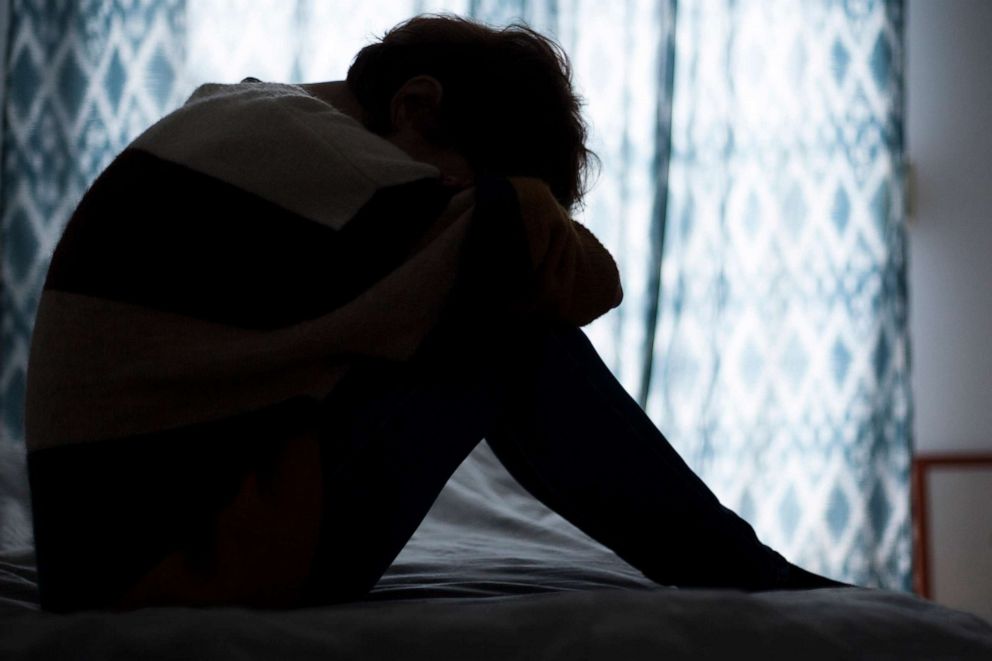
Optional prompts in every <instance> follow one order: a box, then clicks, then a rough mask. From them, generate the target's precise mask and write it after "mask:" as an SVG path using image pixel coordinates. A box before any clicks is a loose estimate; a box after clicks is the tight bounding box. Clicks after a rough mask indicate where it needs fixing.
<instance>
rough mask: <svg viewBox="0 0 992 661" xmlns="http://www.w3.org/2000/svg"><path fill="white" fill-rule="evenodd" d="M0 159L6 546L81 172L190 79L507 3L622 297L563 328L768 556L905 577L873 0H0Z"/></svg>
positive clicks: (906, 438) (898, 264)
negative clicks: (55, 260) (581, 181)
mask: <svg viewBox="0 0 992 661" xmlns="http://www.w3.org/2000/svg"><path fill="white" fill-rule="evenodd" d="M9 9H10V11H9V25H8V29H7V32H6V37H7V42H6V44H5V47H4V49H3V52H4V53H5V55H6V66H5V69H4V70H5V73H6V77H5V81H6V85H5V97H4V99H3V109H4V113H3V117H4V129H3V145H2V150H3V159H2V166H3V168H2V172H0V222H2V225H0V274H2V282H0V333H2V361H3V362H2V366H0V433H2V438H0V548H3V547H4V546H14V545H19V544H29V543H30V526H29V524H28V520H29V515H28V513H27V509H26V486H25V481H24V478H23V445H22V424H23V423H22V412H21V409H22V405H23V392H24V376H25V362H26V357H27V349H28V342H29V338H30V330H31V323H32V319H33V315H34V309H35V306H36V304H37V298H38V294H39V291H40V287H41V284H42V279H43V276H44V271H45V268H46V267H47V262H48V258H49V256H50V253H51V250H52V248H53V247H54V244H55V242H56V241H57V239H58V236H59V232H60V231H61V228H62V226H63V225H64V223H65V221H66V220H67V219H68V216H69V214H70V213H71V211H72V208H73V206H74V205H75V203H76V202H77V201H78V200H79V198H80V196H81V194H82V192H83V191H84V190H85V188H86V186H87V185H88V184H89V183H90V182H91V181H92V180H93V179H94V178H95V176H96V175H97V174H98V173H99V171H100V169H101V168H102V167H103V166H104V165H105V164H106V163H107V162H109V160H110V159H111V158H112V156H113V155H114V153H115V152H116V151H118V150H119V149H120V148H122V147H123V146H124V145H125V144H126V143H127V142H128V140H129V139H130V138H131V137H133V136H134V135H136V134H137V133H138V132H140V131H141V130H142V129H143V128H145V127H146V126H148V125H149V124H150V123H152V122H153V121H154V120H155V119H156V118H157V117H159V116H161V115H162V114H163V113H164V112H166V111H168V110H169V109H171V108H174V107H176V106H177V105H178V104H179V103H181V102H182V100H183V99H184V98H185V96H186V95H187V94H188V93H189V92H190V91H191V90H192V89H193V88H194V87H195V85H196V84H198V83H200V82H204V81H208V80H210V81H220V82H233V81H237V80H240V79H241V78H243V77H245V76H255V77H257V78H260V79H263V80H285V81H291V82H302V81H316V80H335V79H341V78H343V77H344V74H345V72H346V70H347V67H348V64H349V63H350V60H351V57H352V56H353V55H354V54H355V53H356V52H357V51H358V49H359V48H360V47H361V46H362V45H364V44H365V43H367V42H368V41H369V40H370V39H372V38H373V37H375V36H377V35H381V34H382V33H383V32H384V31H385V30H386V29H388V28H389V27H390V26H392V25H394V24H395V23H397V22H399V21H401V20H403V19H404V18H407V17H409V16H412V15H414V14H417V13H422V12H437V11H450V12H454V13H457V14H461V15H467V16H472V17H475V18H478V19H481V20H484V21H487V22H490V23H493V24H506V23H509V22H513V21H524V22H527V23H529V24H530V25H532V26H533V27H535V28H537V29H539V30H541V31H543V32H545V33H547V34H550V35H552V36H553V37H555V38H556V39H557V40H558V41H559V42H560V43H561V44H562V45H563V47H564V48H565V50H566V51H567V52H568V53H569V55H570V57H571V59H572V62H573V65H574V70H575V78H576V83H577V86H578V88H579V90H580V92H581V93H582V94H583V95H584V96H585V99H586V102H587V105H586V114H587V117H588V119H589V122H590V124H591V128H592V134H591V137H592V147H593V149H594V150H595V151H596V152H597V153H598V155H599V157H600V160H601V168H600V169H599V171H598V177H597V178H596V179H595V186H594V188H593V190H592V192H591V193H590V195H589V196H588V198H587V203H586V207H585V209H584V210H583V211H582V212H581V213H580V219H581V220H582V221H583V222H585V223H586V224H587V225H589V226H590V227H591V228H592V229H593V231H594V232H596V234H597V235H598V236H600V237H601V238H602V239H603V240H604V242H605V243H606V244H607V245H608V246H609V247H610V249H611V251H612V252H613V253H614V255H615V256H616V257H617V259H618V262H619V264H620V267H621V271H622V276H623V280H624V288H625V292H626V298H625V302H624V304H623V305H622V306H621V308H619V309H618V310H616V311H615V312H613V313H611V314H610V315H608V316H607V317H605V318H604V319H602V320H600V321H598V322H596V323H595V324H594V325H593V326H592V327H591V328H590V329H589V333H590V335H591V336H592V338H593V341H594V342H595V344H596V346H597V348H598V349H599V350H600V352H601V354H602V355H603V356H604V358H605V359H606V361H607V363H608V364H609V365H610V366H611V367H612V368H613V370H614V372H615V373H616V374H617V375H618V377H619V378H620V379H621V381H622V382H623V383H624V385H625V386H626V387H627V388H628V390H629V391H630V392H631V394H632V395H634V396H635V397H636V398H638V399H639V400H640V401H641V402H642V403H643V404H644V405H645V407H646V410H647V411H648V413H649V414H650V415H651V417H652V418H653V419H654V421H655V422H656V424H658V426H659V427H660V428H661V429H662V430H663V431H664V432H665V434H666V435H667V437H668V438H669V440H670V441H671V442H672V443H673V445H675V446H676V447H677V448H678V449H679V451H680V452H681V453H682V454H683V456H685V457H686V459H687V461H688V462H689V463H690V465H692V466H693V468H695V469H696V470H697V471H698V472H699V473H700V474H701V475H702V477H703V478H704V479H705V480H706V481H707V482H708V483H709V484H710V485H711V487H712V488H713V489H714V490H715V491H716V492H717V494H718V495H719V496H720V497H721V499H722V500H723V501H724V502H725V503H726V504H727V505H728V506H730V507H733V508H735V509H737V510H738V511H740V512H741V513H742V514H743V515H744V516H745V517H746V518H748V519H749V520H750V521H751V522H752V523H753V524H754V525H755V526H756V528H757V529H758V532H759V535H761V537H762V538H763V539H764V540H765V541H767V542H768V543H770V544H772V545H773V546H775V547H776V548H778V549H779V550H781V551H782V552H783V553H785V554H786V555H787V556H788V557H789V558H790V559H792V560H794V561H796V562H799V563H800V564H803V565H805V566H807V567H808V568H810V569H812V570H816V571H821V572H825V573H827V574H830V575H832V576H835V577H838V578H843V579H846V580H852V581H857V582H859V583H863V584H873V585H883V586H887V587H893V588H900V589H908V586H909V562H910V556H909V527H908V520H909V519H908V517H909V513H908V481H907V470H908V460H909V448H910V429H909V421H910V396H909V386H908V372H907V370H908V366H907V339H906V315H905V304H906V288H905V265H904V228H903V217H902V209H901V205H900V201H901V190H900V185H901V184H900V182H901V178H900V168H901V163H902V133H901V126H902V125H901V109H902V71H901V63H902V14H901V2H898V1H895V0H893V1H881V0H862V1H860V2H840V1H834V0H809V1H804V2H798V1H795V0H781V1H772V0H618V1H617V2H609V3H607V2H598V1H594V0H402V1H398V0H338V1H335V2H327V1H324V0H114V1H112V2H109V1H99V0H93V1H89V0H84V1H82V2H67V1H66V2H60V1H58V0H12V2H10V7H9Z"/></svg>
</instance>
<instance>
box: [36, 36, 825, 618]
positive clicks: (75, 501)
mask: <svg viewBox="0 0 992 661" xmlns="http://www.w3.org/2000/svg"><path fill="white" fill-rule="evenodd" d="M585 136H586V131H585V126H584V124H583V121H582V119H581V116H580V113H579V101H578V99H577V98H576V96H575V94H574V92H573V90H572V88H571V82H570V74H569V70H568V64H567V60H566V58H565V56H564V54H563V53H562V52H561V51H560V50H559V49H558V48H557V47H556V46H555V45H554V44H553V43H552V42H550V41H548V40H547V39H545V38H544V37H542V36H540V35H538V34H537V33H535V32H533V31H531V30H529V29H525V28H519V27H517V28H509V29H505V30H493V29H490V28H487V27H484V26H481V25H478V24H475V23H472V22H469V21H465V20H461V19H456V18H447V17H420V18H415V19H413V20H411V21H408V22H406V23H404V24H401V25H400V26H398V27H396V28H395V29H393V30H391V31H390V32H389V33H388V34H387V35H386V36H385V37H384V38H383V40H382V41H381V42H380V43H377V44H374V45H372V46H369V47H367V48H365V49H363V50H362V51H361V52H360V53H359V54H358V56H357V57H356V59H355V61H354V63H353V65H352V67H351V68H350V70H349V72H348V78H347V80H346V81H339V82H332V83H319V84H313V85H303V86H290V85H276V84H267V83H261V82H258V81H254V80H253V79H247V80H246V81H245V82H243V83H242V84H240V85H206V86H203V87H201V88H200V89H198V90H197V92H196V93H195V94H194V95H193V97H192V98H191V99H190V100H189V101H188V102H187V104H186V105H185V106H183V108H180V109H179V110H177V111H176V112H175V113H173V114H171V115H169V116H168V117H166V118H164V119H163V120H162V121H160V122H159V123H157V124H156V125H155V126H153V127H151V128H150V129H149V130H148V131H146V132H145V133H144V134H142V136H140V137H139V138H138V139H136V140H135V141H134V142H133V143H132V144H131V145H130V146H129V147H128V148H127V149H125V150H124V152H122V153H121V154H120V155H119V156H118V157H117V159H115V161H114V162H113V163H112V164H111V165H110V166H109V167H108V168H107V170H106V171H105V172H104V173H103V174H102V175H101V177H100V178H99V179H98V180H97V182H95V183H94V185H93V187H92V188H91V189H90V190H89V191H88V193H87V195H86V196H85V198H84V199H83V201H82V202H81V203H80V205H79V207H78V208H77V210H76V212H75V214H74V215H73V218H72V219H71V221H70V223H69V225H68V226H67V228H66V231H65V234H64V235H63V237H62V239H61V241H60V243H59V246H58V248H57V250H56V253H55V255H54V257H53V260H52V264H51V267H50V270H49V275H48V279H47V281H46V286H45V292H44V295H43V297H42V301H41V304H40V307H39V313H38V320H37V324H36V327H35V334H34V338H33V344H32V355H31V359H30V364H29V373H28V402H27V426H28V430H27V431H28V445H29V451H30V452H29V468H30V477H31V485H32V493H33V504H34V517H35V526H36V541H37V552H38V566H39V581H40V586H41V595H42V605H43V607H44V608H46V609H50V610H56V611H73V610H78V609H86V608H135V607H140V606H145V605H164V604H174V605H221V604H235V605H248V606H265V607H291V606H298V605H306V604H316V603H330V602H335V601H342V600H351V599H357V598H360V597H361V596H362V595H363V594H365V593H366V592H367V591H368V590H370V589H371V588H372V587H373V586H374V585H375V583H376V581H377V580H378V579H379V577H380V576H381V575H382V573H383V572H384V571H385V570H386V569H387V568H388V566H389V564H390V563H391V562H392V560H393V559H394V558H395V557H396V555H397V554H398V553H399V551H400V550H401V549H402V547H403V546H404V544H405V543H406V541H407V539H408V538H409V537H410V536H411V535H412V534H413V532H414V530H415V529H416V528H417V526H418V525H419V523H420V521H421V520H422V519H423V518H424V516H425V515H426V513H427V511H428V510H429V509H430V507H431V505H432V503H433V502H434V500H435V498H436V497H437V495H438V493H439V492H440V490H441V489H442V487H443V486H444V484H445V482H446V481H447V479H448V477H449V476H450V475H451V473H452V472H453V471H454V470H455V468H457V466H458V465H459V464H460V463H461V461H462V460H463V459H464V458H465V457H466V456H467V455H468V453H469V452H470V451H471V450H472V449H473V447H474V446H475V445H476V444H477V443H478V442H479V441H480V440H481V439H482V438H486V439H487V440H488V442H489V444H490V446H491V447H492V449H493V451H494V452H495V454H496V456H497V457H498V458H499V459H500V460H501V461H502V462H503V463H504V465H505V466H506V467H507V469H508V470H509V471H510V473H511V474H512V475H513V476H514V477H515V478H516V479H517V480H518V481H519V482H520V483H521V484H522V485H523V486H524V487H525V488H526V489H527V490H528V491H530V492H531V493H532V494H533V495H534V496H535V497H537V498H539V499H540V500H541V501H543V502H544V503H545V504H547V505H548V506H550V507H551V508H552V509H554V510H555V511H557V512H559V513H560V514H562V515H563V516H564V517H565V518H567V519H568V520H570V521H571V522H572V523H574V524H575V525H577V526H578V527H579V528H581V529H582V530H584V531H585V532H586V533H588V534H589V535H590V536H592V537H593V538H595V539H597V540H599V541H600V542H602V543H603V544H605V545H606V546H608V547H609V548H611V549H613V550H614V551H615V552H616V553H617V554H618V555H619V556H620V557H622V558H624V559H625V560H627V561H628V562H630V563H631V564H632V565H633V566H635V567H637V568H638V569H640V570H641V571H643V572H644V573H645V574H646V575H647V576H648V577H650V578H652V579H653V580H655V581H657V582H659V583H661V584H666V585H679V586H701V587H704V586H705V587H731V588H740V589H746V590H763V589H789V588H809V587H822V586H830V585H837V583H835V582H833V581H830V580H829V579H825V578H822V577H819V576H815V575H813V574H809V573H808V572H805V571H803V570H801V569H799V568H798V567H795V566H794V565H791V564H790V563H788V562H787V561H785V560H784V559H783V558H782V557H781V556H780V555H778V554H777V553H775V552H774V551H772V550H771V549H769V548H768V547H766V546H764V545H763V544H761V543H760V542H759V541H758V539H757V538H756V537H755V535H754V533H753V531H752V529H751V528H750V526H748V524H747V523H745V522H744V521H743V520H741V519H740V518H739V517H737V516H736V515H735V514H734V513H733V512H731V511H729V510H727V509H726V508H724V507H722V506H721V505H720V503H719V502H718V501H717V499H716V498H715V497H714V496H713V494H712V493H711V492H710V491H709V490H708V489H707V488H706V486H705V485H704V484H703V483H702V482H701V481H700V480H699V479H698V478H697V477H696V476H695V475H694V474H693V473H692V472H691V471H690V470H689V468H688V467H687V466H686V465H685V464H684V463H683V462H682V460H681V459H680V458H679V457H678V456H677V454H676V453H675V452H674V451H673V450H672V448H671V447H670V446H669V444H668V443H667V441H666V440H665V439H664V437H663V436H662V435H661V433H660V432H659V431H658V430H657V429H656V428H655V427H654V426H653V425H652V423H651V422H650V420H649V419H648V418H647V417H646V416H645V414H644V412H643V411H642V410H641V409H640V407H638V405H637V404H636V403H635V402H634V401H633V400H631V399H630V397H629V396H627V395H626V393H625V392H624V391H623V389H622V387H621V386H620V385H619V384H618V383H617V381H616V380H615V379H614V378H613V376H612V375H611V374H610V372H609V371H608V370H607V369H606V367H605V366H604V365H603V363H602V362H601V361H600V359H599V357H598V356H597V355H596V352H595V350H594V349H593V348H592V346H591V345H590V344H589V342H588V340H587V339H586V338H585V336H584V335H583V334H582V332H581V331H579V330H578V326H581V325H583V324H586V323H588V322H589V321H591V320H593V319H595V318H596V317H598V316H600V315H601V314H603V313H605V312H606V311H607V310H609V309H610V308H612V307H614V306H616V305H617V304H618V303H619V302H620V297H621V290H620V283H619V277H618V274H617V270H616V267H615V265H614V263H613V260H612V258H611V257H610V255H609V253H608V252H607V251H606V250H605V249H604V248H603V247H602V245H601V244H600V243H599V242H598V241H597V240H596V239H595V237H593V236H592V234H590V233H589V232H588V231H587V230H585V229H584V228H582V227H581V226H580V225H578V224H577V223H575V222H574V221H572V220H571V219H570V217H569V215H568V210H569V209H572V208H574V207H575V206H576V205H578V204H579V203H580V201H581V197H582V193H583V188H584V186H583V184H584V175H585V172H586V168H587V161H588V159H589V152H588V150H587V149H586V147H585Z"/></svg>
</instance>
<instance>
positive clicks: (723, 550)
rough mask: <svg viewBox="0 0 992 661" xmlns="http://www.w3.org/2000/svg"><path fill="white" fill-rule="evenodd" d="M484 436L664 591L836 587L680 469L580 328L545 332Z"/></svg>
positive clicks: (532, 487) (528, 484)
mask: <svg viewBox="0 0 992 661" xmlns="http://www.w3.org/2000/svg"><path fill="white" fill-rule="evenodd" d="M531 347H532V349H533V353H532V355H531V357H530V360H529V361H527V362H529V365H527V367H526V368H525V370H526V371H525V373H523V374H521V375H520V378H517V379H515V380H514V382H515V387H514V388H512V389H511V390H510V392H511V396H510V397H509V399H508V400H507V404H506V406H505V407H504V409H503V415H502V416H501V417H500V419H499V421H498V423H497V425H496V427H495V428H494V429H492V430H490V432H489V434H488V436H487V439H488V441H489V444H490V446H491V447H492V449H493V452H494V453H495V454H496V456H497V457H498V458H499V459H500V460H501V461H502V462H503V464H504V465H505V466H506V467H507V469H508V470H509V471H510V473H511V474H512V475H513V476H514V477H515V478H516V479H517V480H518V481H519V482H520V483H521V484H522V485H523V486H524V487H525V488H526V489H527V490H528V491H530V492H531V493H532V494H533V495H534V496H535V497H537V498H538V499H540V500H541V501H543V502H544V503H545V504H546V505H548V506H549V507H551V508H552V509H554V510H555V511H557V512H558V513H559V514H561V515H562V516H563V517H565V518H566V519H568V520H569V521H571V522H572V523H573V524H575V525H576V526H577V527H578V528H580V529H581V530H583V531H584V532H586V533H587V534H588V535H590V536H591V537H593V538H594V539H597V540H598V541H600V542H601V543H603V544H604V545H605V546H607V547H609V548H611V549H612V550H613V551H614V552H616V553H617V555H619V556H620V557H621V558H623V559H624V560H626V561H627V562H629V563H630V564H631V565H633V566H634V567H636V568H638V569H640V570H641V571H642V572H643V573H644V574H645V575H646V576H647V577H648V578H651V579H652V580H654V581H656V582H658V583H661V584H664V585H678V586H698V587H731V588H740V589H745V590H767V589H789V588H813V587H827V586H837V585H841V584H839V583H836V582H834V581H830V580H829V579H826V578H823V577H820V576H816V575H814V574H810V573H808V572H806V571H804V570H802V569H800V568H798V567H795V566H794V565H791V564H790V563H788V562H786V561H785V559H784V558H782V556H780V555H779V554H778V553H776V552H774V551H773V550H772V549H770V548H768V547H767V546H765V545H763V544H762V543H761V542H760V541H759V540H758V539H757V537H756V536H755V533H754V531H753V530H752V528H751V526H750V525H748V524H747V522H745V521H744V520H743V519H741V518H740V517H738V516H737V515H736V514H734V513H733V512H732V511H730V510H729V509H727V508H725V507H723V506H722V505H721V504H720V503H719V501H718V500H717V498H716V497H715V496H714V495H713V493H712V492H711V491H710V490H709V489H708V488H707V487H706V485H705V484H703V482H702V481H701V480H700V479H699V478H698V477H697V476H696V475H695V474H694V473H693V472H692V470H691V469H690V468H689V467H688V466H687V465H686V464H685V462H683V461H682V459H681V458H680V457H679V455H678V454H677V453H676V452H675V450H674V449H673V448H672V447H671V445H669V443H668V442H667V441H666V440H665V438H664V436H663V435H662V434H661V432H659V431H658V429H657V428H656V427H655V426H654V424H653V423H652V422H651V420H650V419H649V418H648V417H647V415H646V414H645V413H644V411H643V410H642V409H641V407H640V406H639V405H638V404H637V403H636V402H635V401H634V400H633V399H631V398H630V396H629V395H627V393H626V392H625V391H624V389H623V387H622V386H621V385H620V384H619V383H618V382H617V380H616V379H615V378H614V377H613V375H612V374H611V373H610V371H609V369H608V368H607V367H606V366H605V365H604V364H603V362H602V361H601V360H600V358H599V356H598V355H597V353H596V351H595V349H593V347H592V345H591V344H590V343H589V340H588V339H587V338H586V337H585V335H584V334H583V333H582V332H581V331H580V330H578V329H575V328H564V327H562V328H552V327H541V328H540V329H538V330H537V332H536V334H535V337H534V339H533V343H532V344H531Z"/></svg>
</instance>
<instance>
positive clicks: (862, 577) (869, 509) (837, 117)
mask: <svg viewBox="0 0 992 661" xmlns="http://www.w3.org/2000/svg"><path fill="white" fill-rule="evenodd" d="M902 27H903V14H902V3H901V2H898V1H881V0H877V1H874V0H864V1H861V2H841V1H839V0H838V1H834V0H817V1H804V2H793V1H791V0H775V1H772V0H680V2H679V8H678V24H677V28H676V32H677V44H676V73H675V92H674V99H675V106H674V111H673V135H672V141H673V153H672V162H671V166H670V167H671V175H670V179H669V185H670V204H669V223H668V228H667V232H666V237H665V239H666V245H665V250H664V259H663V261H662V265H661V273H662V278H661V281H662V283H663V289H662V294H661V300H660V313H659V318H658V332H657V335H656V337H655V356H656V358H655V362H654V366H653V370H652V378H651V382H650V390H649V393H650V394H649V397H648V400H647V410H648V412H649V414H650V415H651V416H652V418H653V419H654V420H655V421H656V422H657V423H658V424H659V426H660V427H661V429H662V430H664V431H665V433H666V434H667V435H668V438H669V439H671V440H672V442H673V444H674V445H676V447H677V448H678V449H679V451H680V452H681V453H682V455H683V456H684V457H685V458H686V460H687V461H688V462H689V463H690V465H692V466H693V467H694V468H695V469H696V470H697V471H698V472H699V473H700V475H701V476H702V477H703V478H704V479H705V480H706V482H707V483H708V484H710V485H711V487H712V488H713V489H714V490H715V491H716V492H717V495H718V496H719V497H720V498H721V500H722V501H723V502H724V503H725V504H726V505H728V506H729V507H731V508H732V509H735V510H736V511H738V512H740V513H741V514H742V515H743V516H744V517H745V518H747V519H748V520H750V521H751V522H752V524H753V525H754V526H755V527H756V529H757V531H758V533H759V535H760V536H761V537H762V539H763V540H764V541H766V542H767V543H769V544H770V545H772V546H773V547H775V548H776V549H778V550H779V551H780V552H782V553H783V554H784V555H785V556H786V557H788V558H789V559H790V560H793V561H794V562H797V563H799V564H801V565H804V566H806V567H808V568H809V569H811V570H814V571H819V572H823V573H826V574H828V575H830V576H833V577H837V578H841V579H844V580H848V581H855V582H857V583H859V584H862V585H880V586H885V587H888V588H895V589H907V590H908V589H909V587H910V586H909V574H910V550H909V549H910V536H909V509H908V503H909V497H908V469H909V461H910V414H911V411H910V405H911V398H910V385H909V372H908V344H907V317H906V272H905V267H906V265H905V256H906V245H905V232H904V218H903V209H902V204H901V201H902V178H901V172H902V167H903V131H902V107H903V96H902V95H903V84H902V75H903V72H902V61H903V51H902Z"/></svg>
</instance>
